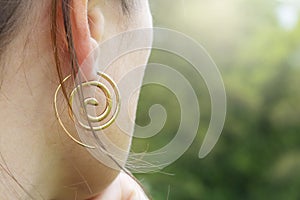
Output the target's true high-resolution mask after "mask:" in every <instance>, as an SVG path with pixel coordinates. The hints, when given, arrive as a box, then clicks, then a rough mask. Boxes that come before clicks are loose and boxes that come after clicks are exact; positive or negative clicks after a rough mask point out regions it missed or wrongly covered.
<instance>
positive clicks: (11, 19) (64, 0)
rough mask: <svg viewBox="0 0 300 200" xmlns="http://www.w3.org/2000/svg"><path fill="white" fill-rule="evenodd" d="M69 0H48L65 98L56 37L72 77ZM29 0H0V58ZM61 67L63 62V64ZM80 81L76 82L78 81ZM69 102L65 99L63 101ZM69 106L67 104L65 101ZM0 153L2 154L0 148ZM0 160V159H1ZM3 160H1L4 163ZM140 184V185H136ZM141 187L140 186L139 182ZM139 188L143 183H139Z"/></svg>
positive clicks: (127, 0)
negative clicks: (60, 24)
mask: <svg viewBox="0 0 300 200" xmlns="http://www.w3.org/2000/svg"><path fill="white" fill-rule="evenodd" d="M71 1H72V0H52V9H51V24H50V26H51V39H52V46H53V55H54V59H55V64H56V69H57V74H58V78H59V83H60V84H61V86H62V91H63V94H64V96H65V98H66V99H68V95H67V92H66V86H65V85H64V83H63V73H62V68H61V60H60V53H61V52H60V49H61V47H59V45H58V44H59V43H58V37H61V35H58V34H61V32H63V37H64V38H63V40H64V41H66V42H67V49H66V51H67V52H66V53H67V55H68V57H69V62H68V63H69V67H70V69H69V71H71V74H72V76H73V77H74V76H75V75H76V73H77V72H78V69H79V63H78V59H77V55H76V52H75V48H74V41H73V35H72V24H71V20H70V9H71V8H70V3H71ZM31 3H32V1H31V0H27V1H25V0H0V58H1V56H2V54H3V53H4V52H5V50H6V47H7V46H8V44H9V43H10V42H11V41H12V40H13V39H14V36H15V35H16V34H17V33H18V30H19V29H20V24H21V22H22V20H23V19H24V18H25V14H26V13H27V12H28V11H29V8H30V7H31ZM132 3H133V2H132V0H120V4H121V6H122V11H123V14H124V15H127V16H128V15H130V9H131V6H132ZM58 9H61V11H62V19H61V20H63V26H64V30H58V21H57V18H58V16H59V15H58V11H59V10H58ZM64 67H65V66H64ZM0 70H1V69H0ZM79 84H80V83H79ZM67 102H69V101H67ZM68 106H69V107H70V108H71V106H70V105H68ZM94 137H95V139H96V140H97V142H98V144H99V145H100V146H102V143H101V141H100V140H99V138H98V137H97V135H96V134H94ZM104 150H105V149H104ZM0 156H1V157H2V154H1V152H0ZM107 156H109V157H110V158H111V160H113V161H114V162H115V163H116V164H117V165H118V166H119V168H120V170H123V171H125V173H127V174H128V175H129V176H130V177H132V178H133V179H134V180H135V181H136V182H137V183H138V184H139V185H140V183H139V182H138V181H137V180H136V179H135V178H134V177H133V176H132V175H131V174H130V173H129V172H128V171H127V170H126V169H125V168H124V167H122V166H121V165H120V164H119V163H118V162H117V161H116V160H115V159H114V158H113V157H112V156H111V155H109V154H108V155H107ZM2 160H3V159H2ZM4 164H5V163H4ZM0 168H2V169H3V170H4V172H5V173H6V174H7V175H8V176H10V177H11V179H12V180H13V181H14V182H15V183H16V184H17V185H18V186H19V187H20V188H21V189H22V190H23V191H24V192H25V193H26V194H27V195H28V196H29V197H31V198H32V199H34V198H33V197H32V196H31V195H30V193H29V192H28V191H26V189H25V188H23V186H22V185H21V184H20V183H19V182H18V181H17V179H16V178H15V177H14V176H13V175H12V174H11V173H10V171H9V170H8V169H7V168H6V167H5V166H3V165H2V164H1V163H0ZM140 186H141V185H140ZM141 187H142V186H141ZM142 188H143V187H142Z"/></svg>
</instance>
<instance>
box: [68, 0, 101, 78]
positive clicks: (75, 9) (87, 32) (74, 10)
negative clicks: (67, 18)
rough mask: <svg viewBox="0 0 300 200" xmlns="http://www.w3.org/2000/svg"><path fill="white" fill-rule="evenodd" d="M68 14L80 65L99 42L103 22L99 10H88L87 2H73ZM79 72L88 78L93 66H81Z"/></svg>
mask: <svg viewBox="0 0 300 200" xmlns="http://www.w3.org/2000/svg"><path fill="white" fill-rule="evenodd" d="M70 14H71V26H72V35H73V42H74V48H75V52H76V55H77V59H78V63H79V65H81V64H82V63H83V62H84V60H85V59H86V58H87V57H88V55H89V54H90V53H91V51H92V50H93V49H94V48H95V47H96V46H97V41H98V42H99V41H100V39H101V37H102V33H103V29H104V20H103V16H102V13H101V10H100V9H99V8H97V7H96V6H93V7H90V8H88V0H73V1H72V5H71V9H70ZM80 70H81V71H82V72H83V73H84V75H86V76H88V75H89V74H90V73H91V72H92V71H93V66H92V65H89V66H81V69H80Z"/></svg>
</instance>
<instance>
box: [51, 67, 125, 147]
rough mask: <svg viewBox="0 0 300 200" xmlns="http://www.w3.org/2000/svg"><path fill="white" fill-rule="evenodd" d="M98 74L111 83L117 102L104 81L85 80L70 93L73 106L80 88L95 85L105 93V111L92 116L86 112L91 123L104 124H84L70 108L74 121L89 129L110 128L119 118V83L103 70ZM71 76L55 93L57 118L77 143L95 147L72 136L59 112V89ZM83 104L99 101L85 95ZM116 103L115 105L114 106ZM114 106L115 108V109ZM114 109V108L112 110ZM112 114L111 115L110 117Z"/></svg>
mask: <svg viewBox="0 0 300 200" xmlns="http://www.w3.org/2000/svg"><path fill="white" fill-rule="evenodd" d="M97 75H98V76H100V77H102V78H103V79H104V80H105V81H106V82H107V83H109V84H110V87H111V88H112V90H113V92H114V96H115V98H114V100H115V103H114V102H113V97H112V94H111V92H110V91H109V89H108V87H106V86H105V85H104V84H103V83H102V82H99V81H88V82H84V83H82V84H81V85H78V86H76V87H75V88H74V89H73V90H72V92H71V93H70V95H69V105H70V106H72V105H73V101H74V97H75V95H76V94H77V93H78V92H80V91H79V90H80V89H83V88H85V87H89V86H94V87H97V88H98V89H100V90H101V91H102V92H103V94H104V95H105V99H106V102H105V108H104V111H103V112H102V113H101V114H100V115H99V116H91V115H89V114H88V113H86V117H87V120H88V121H89V122H90V124H92V123H100V122H103V124H101V125H98V126H92V127H91V126H89V124H84V123H83V122H81V121H80V120H79V119H77V118H76V117H75V116H74V113H73V112H72V109H71V108H70V109H69V115H70V117H71V119H72V121H73V122H75V123H76V122H77V123H78V124H79V125H80V127H82V128H83V129H85V130H88V131H100V130H103V129H106V128H108V127H109V126H110V125H111V124H112V123H113V122H114V121H115V120H116V118H117V115H118V113H119V111H120V92H119V90H118V87H117V84H116V83H115V82H114V81H113V80H112V78H110V77H109V76H108V75H107V74H105V73H103V72H97ZM70 77H71V75H69V76H67V77H66V78H65V79H64V80H63V81H62V83H61V84H59V85H58V87H57V89H56V91H55V94H54V110H55V114H56V118H57V120H58V122H59V124H60V126H61V127H62V128H63V130H64V131H65V132H66V134H67V135H68V136H69V137H70V138H71V139H72V140H73V141H74V142H76V143H77V144H79V145H81V146H83V147H86V148H89V149H95V147H94V146H91V145H88V144H84V143H82V142H81V141H79V140H78V139H76V138H74V137H73V136H72V134H71V133H70V132H69V131H68V130H67V129H66V127H65V125H64V124H63V122H62V120H61V117H60V115H59V113H58V107H57V95H58V92H59V90H60V89H61V87H62V84H63V83H64V82H66V81H67V80H68V79H69V78H70ZM82 101H83V102H82V105H83V106H87V105H92V106H98V105H99V102H98V100H97V99H96V98H93V97H83V100H82ZM114 104H115V106H113V105H114ZM113 108H114V109H113ZM112 109H113V110H112ZM109 116H110V117H109Z"/></svg>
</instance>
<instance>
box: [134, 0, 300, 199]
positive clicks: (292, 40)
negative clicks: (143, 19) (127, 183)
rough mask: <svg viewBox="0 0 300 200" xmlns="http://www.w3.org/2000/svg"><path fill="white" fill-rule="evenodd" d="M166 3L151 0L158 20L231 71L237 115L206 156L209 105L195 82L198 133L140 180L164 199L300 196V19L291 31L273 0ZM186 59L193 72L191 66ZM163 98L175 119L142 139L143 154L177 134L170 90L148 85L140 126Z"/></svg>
mask: <svg viewBox="0 0 300 200" xmlns="http://www.w3.org/2000/svg"><path fill="white" fill-rule="evenodd" d="M160 2H161V4H160ZM163 2H164V1H155V0H153V1H152V9H153V10H154V22H155V24H156V25H160V26H162V25H163V26H167V27H171V28H174V27H176V28H177V29H179V30H180V31H182V32H184V33H187V34H188V35H191V36H192V37H194V38H195V39H197V40H198V41H199V42H200V43H201V44H203V45H204V47H205V48H206V49H207V50H208V52H209V53H210V54H211V56H212V57H213V59H214V60H215V61H216V63H217V65H218V66H219V69H220V71H221V73H222V76H223V79H224V83H225V86H226V92H227V97H228V99H227V100H228V107H227V108H228V112H227V119H226V123H225V127H224V130H223V133H222V135H221V138H220V140H219V142H218V144H217V145H216V147H215V148H214V150H213V151H212V152H211V153H210V154H209V155H208V156H207V157H206V158H204V159H202V160H200V159H199V158H198V157H197V154H198V151H199V148H200V146H201V144H202V141H203V136H204V134H205V131H206V130H207V127H208V124H209V118H210V109H209V108H210V101H209V96H208V93H207V91H205V90H206V88H205V84H204V83H203V82H202V80H201V79H199V77H198V78H197V77H194V78H191V79H192V82H193V81H196V80H198V81H199V82H202V83H201V88H200V90H199V91H197V93H198V94H197V95H198V98H199V101H200V109H201V120H202V121H201V123H200V125H201V127H200V130H199V133H198V136H197V138H196V140H195V142H194V143H193V145H192V146H191V147H190V148H189V150H188V151H187V152H186V153H185V154H184V156H182V157H181V158H180V159H179V160H177V161H176V162H175V163H173V164H172V165H170V166H169V167H167V168H166V169H164V170H163V171H162V172H161V173H154V174H140V175H138V177H139V178H140V179H141V182H142V183H143V184H144V185H145V186H146V188H148V189H149V192H150V194H151V195H152V196H153V199H155V200H156V199H157V200H160V199H167V198H169V199H175V200H179V199H182V200H183V199H189V200H193V199H195V200H196V199H204V200H227V199H228V200H240V199H243V200H247V199H249V200H252V199H256V200H260V199H261V200H265V199H273V200H282V199H286V200H294V199H300V192H299V188H300V170H299V169H300V134H299V133H300V106H299V103H300V91H299V85H300V79H299V77H300V59H299V57H300V24H298V26H297V27H295V28H294V29H293V30H290V31H287V30H284V29H282V28H281V27H280V25H279V24H278V22H277V20H276V12H275V10H276V8H277V6H278V5H277V4H278V3H275V1H270V0H264V1H262V0H260V1H258V0H256V1H252V0H244V1H234V0H226V1H224V2H226V4H225V3H222V4H221V7H220V6H218V5H219V4H218V2H220V1H216V0H214V1H196V0H193V1H185V3H184V4H179V3H178V2H177V1H169V0H166V1H165V2H164V3H163ZM150 3H151V2H150ZM225 5H226V6H225ZM222 6H223V7H222ZM200 11H201V12H200ZM151 59H152V60H155V62H157V60H159V62H163V63H167V64H168V65H171V66H174V67H175V68H176V63H177V64H178V63H180V62H182V61H179V60H177V58H173V59H170V58H169V57H168V56H166V55H164V54H163V53H159V52H154V53H153V54H152V57H151ZM180 65H181V66H182V65H184V66H186V67H182V68H180V70H182V71H181V72H182V74H184V75H186V76H191V77H192V75H193V73H192V72H190V71H189V70H188V69H189V67H188V64H187V63H180ZM146 75H147V74H146ZM157 103H158V104H161V105H163V106H164V107H165V109H166V110H167V113H168V119H167V123H166V125H165V127H164V128H163V130H162V131H161V132H160V133H159V134H158V135H156V136H155V137H154V138H150V139H148V140H134V143H133V149H134V151H144V150H147V149H148V150H150V151H151V150H155V149H158V148H160V147H162V146H163V145H164V144H166V143H167V142H168V141H170V140H171V139H172V137H173V136H174V133H176V130H177V128H178V122H179V120H180V117H179V116H180V110H178V109H177V108H178V102H177V101H176V98H175V97H174V96H173V95H172V94H171V93H168V91H166V89H165V88H159V87H152V88H146V87H145V88H144V89H143V90H142V92H141V99H140V102H139V109H138V115H137V123H138V124H140V125H145V124H147V123H149V118H148V116H147V114H145V113H148V109H149V107H150V106H151V105H153V104H157ZM148 147H149V148H148Z"/></svg>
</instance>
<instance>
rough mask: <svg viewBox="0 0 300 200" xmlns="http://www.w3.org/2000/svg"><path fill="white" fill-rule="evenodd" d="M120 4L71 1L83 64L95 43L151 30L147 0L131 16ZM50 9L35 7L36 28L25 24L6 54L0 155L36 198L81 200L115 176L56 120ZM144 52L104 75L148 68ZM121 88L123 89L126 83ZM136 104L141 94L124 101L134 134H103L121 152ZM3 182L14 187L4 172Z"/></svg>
mask: <svg viewBox="0 0 300 200" xmlns="http://www.w3.org/2000/svg"><path fill="white" fill-rule="evenodd" d="M120 5H121V4H120V2H119V1H106V0H100V1H90V2H89V3H87V2H86V1H77V0H73V4H72V8H73V13H72V16H73V18H72V20H74V23H73V28H74V32H76V33H78V34H77V35H75V36H74V37H75V43H76V45H75V47H76V48H77V49H76V50H77V53H78V54H79V56H80V58H81V63H82V62H83V61H84V59H85V58H86V57H88V55H89V54H90V52H91V51H92V50H93V48H94V47H95V43H102V42H103V41H105V40H108V39H109V38H111V37H113V36H114V35H117V34H120V33H122V32H124V31H128V30H133V29H137V28H149V27H151V26H152V19H151V14H150V10H149V5H148V1H147V0H140V1H138V2H136V4H135V6H134V7H133V8H132V9H131V11H130V14H129V16H126V15H124V14H123V13H122V12H121V6H120ZM50 11H51V2H48V1H40V2H39V3H37V4H36V5H35V6H34V11H33V12H32V13H31V14H30V16H29V17H28V22H30V21H31V22H33V23H26V25H24V26H23V27H22V31H20V32H19V34H18V36H16V38H15V39H14V40H13V42H12V43H11V44H10V46H9V48H8V50H7V52H6V54H5V55H7V56H6V62H5V63H6V64H5V65H3V66H4V67H5V76H4V78H3V84H2V87H1V95H0V106H1V108H2V110H1V112H0V119H1V120H0V128H1V133H0V138H1V140H0V152H1V154H2V156H3V160H2V161H0V162H1V163H3V165H4V166H5V167H7V168H9V169H10V170H11V172H12V174H13V175H14V176H15V178H16V179H17V180H18V182H19V183H20V184H21V185H22V186H24V188H25V189H26V190H27V191H30V193H31V194H32V196H34V197H36V198H40V197H41V196H43V197H44V198H45V199H51V198H52V199H73V198H75V196H77V198H79V199H83V198H87V197H90V196H93V195H95V194H97V193H99V192H101V191H102V190H103V189H104V188H105V187H107V185H108V184H110V183H111V182H112V180H113V179H114V178H115V177H116V176H117V174H118V171H116V170H114V169H111V168H109V167H107V166H105V165H104V164H102V163H101V162H99V161H98V160H97V159H95V158H94V157H93V156H92V155H91V154H90V153H89V152H88V151H87V150H86V149H85V148H83V147H81V146H79V145H77V144H76V143H74V142H73V141H72V140H71V139H70V138H69V137H67V136H66V134H65V133H64V131H63V130H62V128H61V127H60V126H59V123H58V122H57V119H56V117H55V114H54V110H53V95H54V92H55V90H56V87H57V86H58V78H57V72H56V70H55V64H54V59H53V52H52V48H51V36H50V24H51V18H50V16H48V13H49V12H50ZM45 16H46V17H45ZM74 24H75V25H74ZM82 27H83V28H82ZM77 29H78V30H77ZM149 41H151V39H150V40H149ZM149 45H150V44H149ZM110 51H112V52H113V51H114V49H111V50H110ZM149 53H150V52H149V50H143V51H138V52H133V53H130V54H128V55H125V56H123V57H122V58H120V59H118V60H116V61H115V62H114V63H112V65H111V66H109V69H108V72H107V73H108V74H109V75H110V76H111V77H112V79H114V81H116V82H118V81H119V80H121V79H122V77H124V76H126V73H128V72H129V71H131V70H133V69H135V68H137V67H140V66H143V65H145V64H146V62H147V59H148V57H149ZM16 55H18V56H16ZM16 57H17V59H16ZM66 59H67V58H66ZM1 67H2V66H1ZM93 67H95V66H93ZM83 70H85V69H83ZM89 70H91V69H87V71H89ZM95 70H97V69H95ZM142 79H143V72H141V73H140V74H138V75H137V76H136V81H135V83H136V86H135V88H139V87H140V85H141V83H142ZM122 87H124V88H126V85H125V86H124V85H122ZM128 93H132V91H128ZM137 100H138V93H135V95H134V96H133V97H132V98H131V99H130V103H129V104H128V105H130V106H128V108H127V109H124V110H126V112H128V113H130V114H129V115H128V116H129V117H128V118H126V119H124V123H127V124H128V126H129V130H131V132H130V134H128V132H126V133H124V131H123V130H121V129H120V128H119V127H118V126H117V125H116V124H113V125H112V126H110V127H109V128H107V129H106V130H105V133H104V134H106V135H107V137H108V138H109V139H110V140H111V142H112V143H114V144H115V145H116V146H118V147H119V148H121V149H123V150H124V151H129V147H130V142H131V136H132V135H131V134H132V132H133V127H134V123H133V121H134V118H135V112H136V106H137ZM59 103H61V108H62V109H61V110H60V112H61V113H66V112H67V104H65V103H66V102H64V100H63V99H60V100H59ZM63 104H65V105H63ZM64 116H65V117H63V121H64V123H65V124H66V126H67V127H68V128H70V131H71V132H72V133H73V134H74V137H78V135H77V133H76V130H75V128H74V124H73V122H72V120H71V119H70V118H69V117H68V116H67V115H64ZM126 158H127V155H124V156H123V157H121V158H120V159H123V163H124V161H125V160H126ZM3 180H5V181H3ZM3 180H2V182H6V183H7V184H11V185H13V187H18V186H17V185H16V184H15V183H14V181H12V179H11V177H9V176H7V175H5V177H3ZM0 188H1V191H2V190H5V191H7V193H6V194H8V195H12V196H10V197H12V198H13V195H15V194H14V192H13V191H11V194H9V193H10V192H9V191H8V190H7V187H6V186H2V185H0ZM6 194H4V193H2V192H1V194H0V197H1V199H2V198H7V197H9V196H7V195H6ZM1 195H4V196H3V197H2V196H1Z"/></svg>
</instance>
